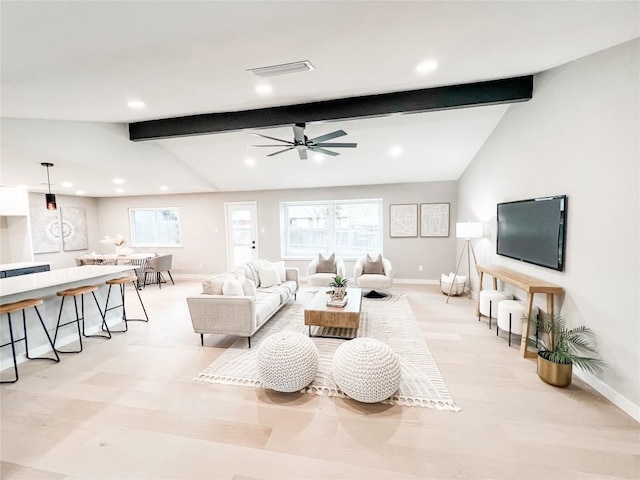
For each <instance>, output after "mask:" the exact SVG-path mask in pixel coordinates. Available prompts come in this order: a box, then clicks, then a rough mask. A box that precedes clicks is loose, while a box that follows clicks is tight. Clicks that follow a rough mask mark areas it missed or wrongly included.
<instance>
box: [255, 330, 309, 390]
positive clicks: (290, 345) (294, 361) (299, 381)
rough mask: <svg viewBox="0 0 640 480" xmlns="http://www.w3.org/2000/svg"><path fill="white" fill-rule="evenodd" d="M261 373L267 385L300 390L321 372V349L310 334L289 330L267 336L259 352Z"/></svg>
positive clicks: (279, 388)
mask: <svg viewBox="0 0 640 480" xmlns="http://www.w3.org/2000/svg"><path fill="white" fill-rule="evenodd" d="M257 359H258V373H259V374H260V380H262V383H263V384H264V386H265V387H266V388H270V389H272V390H276V391H278V392H297V391H300V390H302V389H303V388H304V387H306V386H307V385H309V384H310V383H311V382H312V381H313V379H314V378H316V375H317V373H318V366H319V364H320V362H319V359H318V350H317V348H316V346H315V344H314V343H313V341H312V340H311V339H310V338H309V337H307V336H306V335H302V334H301V333H298V332H291V331H288V330H285V331H282V332H278V333H274V334H273V335H271V336H269V337H267V338H265V340H264V341H263V342H262V344H261V345H260V348H259V350H258V353H257Z"/></svg>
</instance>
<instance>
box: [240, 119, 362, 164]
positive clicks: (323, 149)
mask: <svg viewBox="0 0 640 480" xmlns="http://www.w3.org/2000/svg"><path fill="white" fill-rule="evenodd" d="M304 127H305V125H304V123H296V124H295V125H293V142H291V141H289V140H282V139H281V138H274V137H269V136H268V135H262V134H260V133H252V134H251V135H255V136H257V137H262V138H268V139H269V140H275V141H276V142H282V143H284V144H285V145H286V148H284V149H283V150H278V151H277V152H274V153H270V154H269V155H267V157H273V156H274V155H279V154H280V153H284V152H288V151H289V150H297V151H298V155H299V156H300V160H306V159H307V158H308V157H307V150H310V151H312V152H318V153H322V154H324V155H331V156H333V157H335V156H336V155H340V154H339V153H338V152H332V151H331V150H327V148H356V147H357V146H358V144H357V143H327V140H332V139H334V138H338V137H342V136H344V135H346V134H347V132H345V131H344V130H336V131H335V132H331V133H327V134H325V135H320V136H319V137H315V138H307V136H306V135H305V134H304ZM247 146H248V147H279V146H284V145H247Z"/></svg>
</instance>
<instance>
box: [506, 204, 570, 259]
mask: <svg viewBox="0 0 640 480" xmlns="http://www.w3.org/2000/svg"><path fill="white" fill-rule="evenodd" d="M497 219H498V230H497V235H496V237H497V238H496V253H497V254H498V255H503V256H505V257H510V258H515V259H516V260H520V261H523V262H527V263H532V264H533V265H539V266H541V267H546V268H552V269H554V270H559V271H563V270H564V258H565V251H564V250H565V239H566V233H567V196H566V195H557V196H553V197H543V198H531V199H528V200H519V201H516V202H506V203H499V204H498V214H497Z"/></svg>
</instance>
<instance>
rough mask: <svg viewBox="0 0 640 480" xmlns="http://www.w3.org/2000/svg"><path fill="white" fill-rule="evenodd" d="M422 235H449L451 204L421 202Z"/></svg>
mask: <svg viewBox="0 0 640 480" xmlns="http://www.w3.org/2000/svg"><path fill="white" fill-rule="evenodd" d="M420 236H421V237H448V236H449V204H448V203H421V204H420Z"/></svg>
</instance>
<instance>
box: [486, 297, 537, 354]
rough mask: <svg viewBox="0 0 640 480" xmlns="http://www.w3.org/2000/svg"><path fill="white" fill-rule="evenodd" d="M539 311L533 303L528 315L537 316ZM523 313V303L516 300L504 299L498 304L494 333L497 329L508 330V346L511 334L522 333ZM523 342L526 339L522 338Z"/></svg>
mask: <svg viewBox="0 0 640 480" xmlns="http://www.w3.org/2000/svg"><path fill="white" fill-rule="evenodd" d="M538 313H539V310H538V307H536V306H535V305H533V306H532V307H531V312H529V316H530V318H531V317H534V318H535V317H537V316H538ZM523 315H524V303H522V302H519V301H517V300H505V301H503V302H500V303H499V304H498V322H497V323H498V325H497V326H496V335H498V329H501V330H503V331H506V332H509V346H511V334H512V333H513V334H515V335H522V324H523V323H524V322H525V321H526V320H525V319H523V318H522V316H523ZM522 341H523V342H526V341H527V339H526V338H523V339H522Z"/></svg>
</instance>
